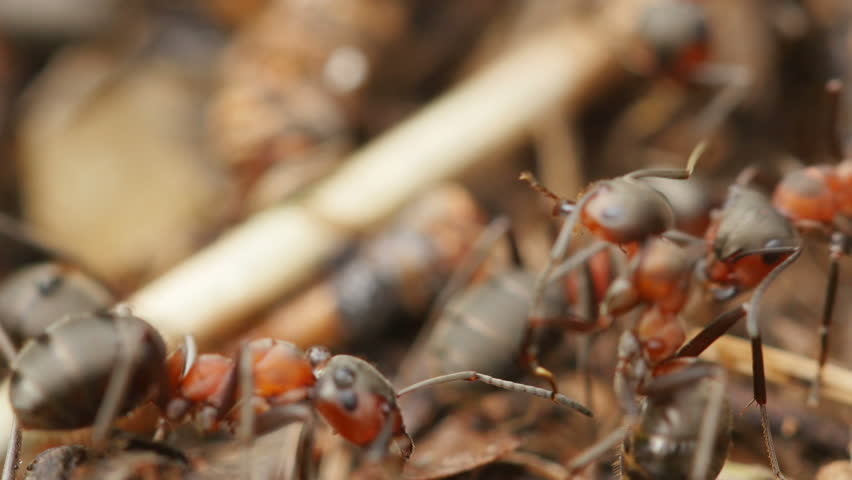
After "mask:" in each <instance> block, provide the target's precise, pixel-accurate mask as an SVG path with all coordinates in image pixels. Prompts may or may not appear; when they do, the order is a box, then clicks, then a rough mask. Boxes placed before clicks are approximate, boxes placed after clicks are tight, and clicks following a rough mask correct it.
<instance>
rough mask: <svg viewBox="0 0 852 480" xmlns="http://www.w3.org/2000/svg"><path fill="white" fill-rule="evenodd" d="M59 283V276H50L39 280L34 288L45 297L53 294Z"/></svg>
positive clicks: (60, 278)
mask: <svg viewBox="0 0 852 480" xmlns="http://www.w3.org/2000/svg"><path fill="white" fill-rule="evenodd" d="M61 283H62V277H60V276H59V275H51V276H49V277H47V278H43V279H41V280H39V282H38V285H37V287H36V288H38V293H40V294H42V295H44V296H47V295H50V294H51V293H53V292H54V291H55V290H56V289H57V288H58V287H59V285H60V284H61Z"/></svg>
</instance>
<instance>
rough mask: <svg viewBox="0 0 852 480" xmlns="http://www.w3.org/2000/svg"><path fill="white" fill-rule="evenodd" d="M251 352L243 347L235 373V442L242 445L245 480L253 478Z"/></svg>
mask: <svg viewBox="0 0 852 480" xmlns="http://www.w3.org/2000/svg"><path fill="white" fill-rule="evenodd" d="M252 367H253V362H252V354H251V350H250V349H249V347H248V344H245V345H243V347H242V348H241V349H240V357H239V361H238V364H237V372H239V373H238V374H239V376H240V380H239V385H240V392H241V394H242V397H241V398H240V401H239V405H240V424H239V426H238V428H237V440H238V441H239V442H240V443H241V444H242V446H243V449H244V450H243V451H244V456H243V462H244V465H243V467H244V468H243V471H244V472H245V473H246V478H248V479H253V478H255V471H254V461H253V458H252V457H253V456H254V455H253V453H254V431H255V430H254V422H255V415H254V404H252V394H253V393H254V372H253V371H252V370H253V368H252Z"/></svg>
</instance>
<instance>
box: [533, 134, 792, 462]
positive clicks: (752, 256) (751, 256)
mask: <svg viewBox="0 0 852 480" xmlns="http://www.w3.org/2000/svg"><path fill="white" fill-rule="evenodd" d="M698 150H701V148H698V149H696V151H698ZM695 153H696V152H693V155H692V157H695V156H696V155H695ZM698 153H700V152H698ZM693 162H694V160H693V159H691V160H690V162H689V164H690V165H692V164H693ZM651 171H653V170H651ZM687 171H691V168H688V169H687ZM640 172H643V171H640ZM747 173H748V171H746V172H745V173H744V174H742V175H741V176H740V178H739V179H738V180H737V182H736V183H735V184H734V185H732V186H731V187H730V188H729V190H728V195H727V198H726V201H725V203H724V204H723V206H722V208H721V209H719V210H717V211H715V212H714V213H713V215H712V222H711V225H710V227H709V228H708V229H707V231H706V232H705V235H704V240H703V241H704V245H705V248H706V254H705V256H704V258H703V259H701V260H700V261H698V263H697V268H698V271H699V272H700V273H701V274H702V276H703V277H704V278H705V279H707V280H708V281H709V282H711V283H714V284H716V285H717V286H718V287H719V288H715V289H714V293H715V295H716V298H717V299H718V300H720V301H722V300H728V299H730V298H733V297H734V296H735V295H737V294H739V293H741V292H743V291H745V290H747V289H752V288H753V289H754V294H753V295H752V299H751V303H750V304H749V305H745V304H743V305H741V306H740V307H737V308H735V309H734V310H732V311H730V312H727V313H724V314H722V315H720V316H719V317H717V318H716V319H715V320H714V321H713V322H712V323H711V324H710V325H708V326H707V327H706V328H705V329H704V330H702V331H701V332H700V333H699V334H698V335H697V336H696V337H694V338H693V339H692V340H691V341H690V342H689V343H687V344H686V345H684V346H683V347H682V348H681V350H680V351H678V352H676V355H677V356H678V357H694V356H698V355H699V354H700V353H701V352H702V351H703V350H704V349H705V348H707V346H709V345H710V344H711V343H713V342H714V341H715V340H716V339H717V338H718V337H720V336H721V335H723V334H724V333H725V332H727V331H728V330H729V329H730V328H731V327H732V326H733V325H734V324H735V323H736V322H737V321H738V320H739V319H741V318H743V317H747V327H748V332H749V337H750V338H751V341H752V355H753V372H754V373H753V378H754V396H755V401H757V403H758V405H759V407H760V411H761V420H762V423H763V427H764V431H765V432H766V434H765V435H764V440H765V447H766V450H767V455H768V456H769V461H770V465H771V467H772V470H773V472H774V474H775V475H776V477H777V478H783V476H782V474H781V471H780V467H779V466H778V460H777V456H776V454H775V448H774V445H773V443H772V436H771V433H770V432H769V430H768V425H769V423H768V414H767V412H766V380H765V374H764V369H763V355H762V342H761V337H760V331H759V326H758V322H757V319H758V317H759V305H760V299H761V298H762V296H763V293H764V291H765V290H766V289H767V288H768V287H769V285H770V284H771V283H772V282H773V281H774V279H775V278H776V277H777V276H778V275H780V273H781V272H782V271H783V270H785V269H786V268H787V267H788V266H789V265H790V264H792V263H793V262H794V261H795V260H796V259H797V258H798V256H799V254H800V253H801V250H800V247H799V245H798V238H797V237H796V235H795V231H794V229H793V228H792V226H791V225H790V224H789V223H788V222H787V220H786V219H785V218H784V217H783V216H782V215H781V214H779V213H778V212H777V211H776V210H775V209H774V208H773V206H772V204H771V203H770V201H769V199H768V198H766V197H765V196H764V195H762V194H761V193H759V192H757V191H755V190H753V189H751V188H749V187H748V186H747V185H746V184H747V183H748V180H749V177H748V175H747ZM622 178H624V177H622ZM633 178H635V177H633ZM627 180H630V177H628V179H627ZM627 180H621V179H620V178H619V179H615V180H610V181H607V182H602V184H603V185H604V187H608V186H609V185H611V184H612V183H614V182H616V181H620V182H625V181H627ZM632 183H633V184H636V183H638V182H635V181H633V182H632ZM600 188H601V183H599V184H597V185H596V186H595V187H593V188H592V190H591V192H589V193H586V194H584V195H583V197H581V198H580V200H579V201H578V202H577V203H576V204H568V205H569V208H570V209H571V210H572V211H571V215H570V216H569V217H568V219H566V221H565V226H564V227H563V230H562V232H560V240H561V243H560V241H557V244H556V245H555V246H554V248H553V250H552V252H551V261H550V263H549V264H548V267H547V268H546V269H545V271H544V272H543V273H542V275H541V276H540V277H539V279H540V282H541V285H546V284H547V283H548V282H550V281H552V280H553V279H554V278H556V277H558V275H557V274H556V273H559V274H561V273H562V272H564V271H565V270H566V268H567V267H559V268H557V267H555V266H554V265H555V264H556V263H557V262H559V261H560V260H561V257H562V256H563V255H564V252H565V251H567V248H568V240H569V238H570V234H571V232H572V231H573V229H574V225H575V224H576V223H577V222H578V221H580V219H582V222H583V224H585V225H586V226H587V227H589V229H590V230H592V232H593V233H595V234H596V235H597V236H599V237H602V238H603V239H604V240H606V241H615V242H617V243H620V244H626V245H624V247H625V248H626V249H627V250H628V253H629V254H630V255H635V256H634V265H641V259H642V256H643V255H647V253H644V251H645V250H646V249H647V248H649V245H650V246H653V244H649V243H648V239H650V238H657V237H656V236H658V235H662V236H664V237H668V238H671V239H678V240H683V241H688V240H690V238H689V237H688V236H685V235H682V234H681V233H679V232H676V231H670V232H665V231H662V229H661V228H660V227H659V226H658V224H655V223H654V222H652V221H647V222H645V223H641V224H639V225H640V226H641V227H642V228H639V227H636V226H635V224H637V223H638V222H637V221H636V219H640V218H645V217H649V216H650V217H653V216H657V217H659V216H661V213H659V212H647V211H644V210H638V209H637V210H638V211H637V210H631V208H636V206H637V205H640V204H641V205H644V208H651V207H650V205H654V204H652V203H651V202H650V201H648V200H645V201H644V203H640V201H639V200H638V199H636V200H633V199H632V198H631V197H630V196H628V195H625V194H621V195H620V196H618V195H616V194H614V193H613V192H615V193H618V190H617V189H616V188H613V187H609V188H608V189H606V188H605V189H604V190H603V192H604V194H605V195H602V194H601V193H599V189H600ZM648 188H649V189H650V188H651V187H648ZM623 191H625V192H626V191H629V190H628V189H626V188H624V189H623ZM636 191H637V192H638V191H639V190H638V189H637V190H636ZM596 199H597V203H598V205H597V206H596V208H595V200H596ZM587 204H588V205H590V206H592V207H593V208H589V207H588V206H587ZM627 204H630V205H632V206H630V207H628V206H627ZM587 208H588V209H589V210H590V211H589V213H586V209H587ZM607 209H609V211H610V212H616V213H619V214H621V216H614V215H611V216H612V217H614V218H610V219H609V220H610V225H612V227H609V228H612V229H613V230H614V231H609V230H607V229H604V228H601V224H602V223H603V222H602V221H601V220H598V219H597V218H596V217H599V218H601V219H605V217H606V216H605V215H603V214H602V212H607ZM578 211H579V213H578ZM628 212H630V213H632V212H636V213H633V215H634V216H633V217H632V218H622V217H623V216H624V214H626V213H628ZM584 214H585V215H584ZM643 215H644V217H643ZM617 220H621V223H618V222H617ZM631 220H632V222H631ZM624 225H627V226H630V227H631V229H624V228H623V226H624ZM649 226H651V227H653V228H649ZM615 228H620V229H621V230H615ZM643 228H644V230H643ZM566 232H567V233H566ZM563 234H564V239H563ZM631 235H633V236H631ZM640 241H641V242H644V243H643V244H642V245H641V247H638V248H637V245H635V243H636V242H640ZM631 243H633V245H631ZM593 247H595V245H594V244H593V245H592V246H591V247H587V249H589V248H593ZM635 252H639V255H636V253H635ZM661 257H662V258H671V257H666V256H665V255H661ZM566 263H572V259H569V260H568V261H567V262H566ZM661 265H663V266H665V267H666V269H664V270H662V271H663V272H666V275H649V276H648V277H647V285H648V287H650V289H649V290H648V291H647V293H646V294H645V295H636V294H635V293H633V292H636V291H637V290H639V289H642V277H641V276H640V277H635V276H634V278H633V279H632V281H629V280H626V281H622V282H620V283H621V284H622V285H624V286H619V285H618V283H619V282H615V283H614V284H613V286H612V287H611V290H612V291H613V294H612V295H610V294H609V293H608V296H610V297H611V299H615V298H618V295H615V292H618V291H619V290H623V291H626V292H628V293H630V294H632V295H627V296H626V297H625V298H627V299H629V300H630V301H628V302H626V303H625V307H632V306H634V305H636V304H637V303H642V302H641V301H640V300H643V301H644V303H645V304H646V305H648V306H649V308H650V310H646V313H645V314H647V312H649V311H654V310H659V311H660V312H661V315H662V316H661V317H660V318H665V316H664V315H663V314H666V315H674V314H676V313H677V311H678V310H679V308H682V306H683V301H685V296H684V297H683V300H681V298H680V296H679V295H673V294H672V292H675V293H677V292H685V289H686V284H685V282H686V281H687V280H686V279H685V277H683V275H684V274H685V272H686V270H687V269H686V268H685V267H686V266H687V265H691V263H690V262H688V261H687V262H682V263H681V262H671V263H669V264H666V263H662V264H661ZM678 265H682V266H683V267H684V268H683V269H681V268H678ZM671 267H674V268H671ZM633 271H634V272H636V273H640V274H641V273H642V272H641V270H638V269H634V270H633ZM672 274H674V275H672ZM678 279H683V280H678ZM672 280H676V282H675V283H674V284H671V283H668V282H671V281H672ZM664 292H668V293H664ZM643 296H644V298H642V297H643ZM661 300H664V301H666V302H671V303H672V305H671V306H670V308H666V307H665V306H664V305H662V304H659V302H660V301H661ZM617 305H618V302H616V303H615V304H614V305H613V304H612V303H611V302H610V304H609V306H608V304H607V303H605V304H604V307H607V306H608V308H609V309H612V308H613V306H617ZM618 311H621V310H620V309H616V313H618ZM645 314H643V318H642V319H640V321H639V325H640V327H639V328H641V327H642V325H643V322H644V315H645ZM535 316H536V313H535V310H533V312H532V314H531V317H532V319H531V325H534V322H535ZM670 325H671V323H670V322H662V323H660V324H657V323H655V322H650V321H649V323H648V328H649V329H650V330H651V331H658V332H660V335H667V334H668V333H667V332H666V329H669V328H672V327H671V326H670ZM531 328H532V327H531ZM672 331H673V332H681V333H680V335H683V334H682V331H681V330H680V327H678V328H676V329H674V330H672ZM683 339H684V338H681V339H680V341H681V342H682V341H683ZM654 344H655V345H656V347H654V348H657V349H659V351H658V352H657V353H656V354H655V355H656V357H657V359H664V358H666V356H669V355H672V354H675V352H669V351H667V350H666V349H665V348H664V347H665V345H666V343H665V342H657V341H655V342H654ZM533 358H534V357H533ZM531 365H532V367H533V368H536V373H538V374H539V375H540V376H544V377H545V378H548V379H549V380H550V379H551V378H552V377H548V376H547V375H548V374H549V373H550V372H548V371H546V370H544V369H543V368H541V367H539V366H538V365H537V364H535V363H531ZM542 370H543V372H542ZM551 382H552V380H551Z"/></svg>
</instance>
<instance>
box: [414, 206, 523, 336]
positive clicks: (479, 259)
mask: <svg viewBox="0 0 852 480" xmlns="http://www.w3.org/2000/svg"><path fill="white" fill-rule="evenodd" d="M509 223H510V222H509V219H508V218H506V217H502V216H501V217H497V218H495V219H494V220H492V221H491V223H489V224H488V226H487V227H485V230H483V231H482V233H480V234H479V237H478V238H477V239H476V241H475V242H474V244H473V246H472V247H471V249H470V252H469V253H468V254H467V255H466V257H465V259H464V260H463V262H462V264H461V265H459V267H458V268H456V269H455V270H454V271H453V274H452V276H450V278H449V280H447V283H446V286H445V287H444V288H443V289H442V290H441V292H440V293H439V294H438V296H437V298H436V299H435V301H434V302H433V307H432V313H431V314H430V315H429V319H428V320H427V322H426V323H427V325H428V324H430V323H432V322H433V321H434V319H435V318H436V317H438V316H440V314H441V312H442V311H443V310H444V307H446V305H447V302H448V301H449V300H450V298H452V297H453V296H454V295H455V294H456V293H457V292H458V291H459V290H460V289H461V288H462V287H463V286H464V285H465V284H467V283H468V282H469V281H470V279H471V277H473V275H474V274H475V273H476V271H477V270H478V269H479V267H480V266H482V264H483V263H485V261H486V260H487V259H488V255H489V254H490V253H491V250H492V249H493V248H494V245H495V244H496V243H497V240H499V239H500V237H502V236H503V235H505V234H506V232H508V231H509V228H510V226H509Z"/></svg>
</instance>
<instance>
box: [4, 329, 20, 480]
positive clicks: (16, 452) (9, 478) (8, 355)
mask: <svg viewBox="0 0 852 480" xmlns="http://www.w3.org/2000/svg"><path fill="white" fill-rule="evenodd" d="M0 352H2V355H3V357H4V358H5V360H6V365H7V366H8V368H12V363H13V362H14V360H15V357H16V356H17V352H16V349H15V344H14V343H12V339H11V338H9V334H8V332H6V329H5V328H2V327H0ZM20 457H21V429H20V427H19V426H18V420H17V418H15V416H14V415H13V416H12V427H11V430H10V434H9V444H8V447H7V449H6V460H5V461H4V462H3V473H2V477H0V478H2V480H15V476H16V475H15V474H16V472H17V471H18V462H19V461H20Z"/></svg>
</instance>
